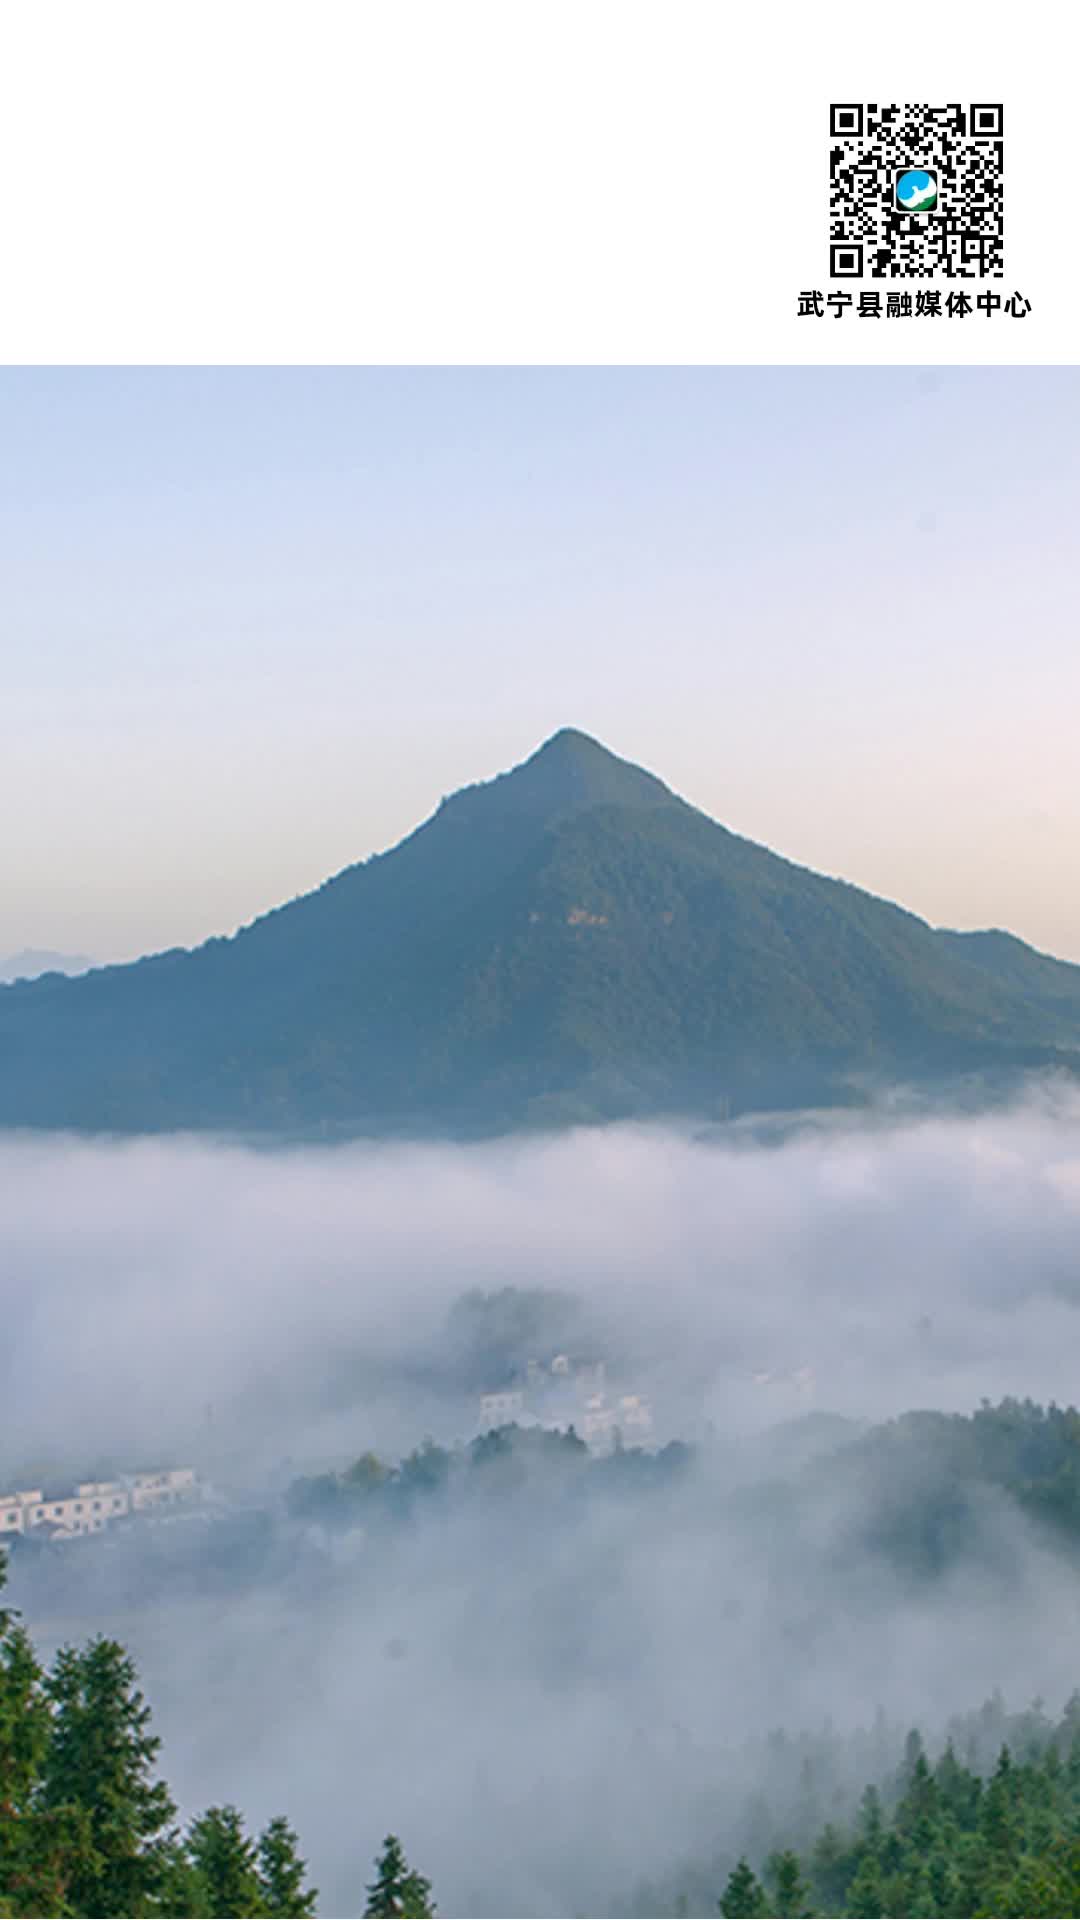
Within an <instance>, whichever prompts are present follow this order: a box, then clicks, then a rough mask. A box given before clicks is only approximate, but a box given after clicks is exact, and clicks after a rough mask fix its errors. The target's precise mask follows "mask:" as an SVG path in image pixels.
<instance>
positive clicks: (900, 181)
mask: <svg viewBox="0 0 1080 1920" xmlns="http://www.w3.org/2000/svg"><path fill="white" fill-rule="evenodd" d="M830 119H831V128H830V131H831V135H832V144H831V147H830V151H829V272H830V274H831V276H832V278H833V279H861V278H862V277H863V276H864V275H866V274H869V275H870V276H871V277H872V278H875V279H879V280H880V279H893V280H897V279H903V280H916V279H923V278H929V277H931V276H932V275H934V274H946V275H948V276H949V277H951V278H962V279H971V280H974V279H984V278H986V277H987V276H992V277H994V278H997V279H1000V278H1001V276H1002V274H1003V273H1004V271H1005V263H1004V258H1003V246H1004V217H1003V211H1004V196H1003V191H1002V171H1003V164H1004V157H1005V143H1004V140H1003V137H1002V123H1003V112H1002V108H1001V106H1000V104H999V105H997V106H969V107H960V106H949V107H878V106H861V105H860V106H834V107H832V108H831V109H830Z"/></svg>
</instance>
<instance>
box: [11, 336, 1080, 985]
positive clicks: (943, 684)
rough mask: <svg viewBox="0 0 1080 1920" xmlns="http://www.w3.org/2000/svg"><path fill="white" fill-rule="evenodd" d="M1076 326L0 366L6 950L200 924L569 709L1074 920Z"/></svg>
mask: <svg viewBox="0 0 1080 1920" xmlns="http://www.w3.org/2000/svg"><path fill="white" fill-rule="evenodd" d="M1078 391H1080V389H1078V381H1077V374H1076V370H1075V369H1072V368H1047V369H1038V368H1031V369H1002V368H982V369H980V368H964V369H943V370H940V371H936V370H927V369H911V368H891V369H880V368H878V369H857V368H846V369H825V368H780V369H771V368H753V369H744V368H720V369H701V370H695V369H688V370H678V369H676V370H669V371H663V370H661V371H648V370H646V371H636V372H635V371H623V370H597V371H592V370H570V371H565V372H564V371H559V370H542V369H541V370H533V371H529V370H525V371H520V370H501V369H495V370H488V371H482V372H474V371H467V370H464V371H453V370H450V371H442V370H417V371H405V370H387V371H380V370H352V369H342V370H337V369H322V370H319V369H316V370H283V371H264V370H221V371H216V372H215V371H202V370H191V369H188V370H184V369H180V370H153V369H133V370H126V371H110V370H96V371H95V370H56V371H22V370H12V369H8V370H5V371H3V372H2V373H0V425H2V427H3V447H4V454H3V457H2V458H0V489H2V492H3V498H4V506H5V509H6V512H5V531H4V533H3V535H0V558H2V561H3V577H4V583H5V584H4V602H5V612H6V616H7V619H6V624H7V628H8V630H9V632H11V633H12V634H13V635H14V636H15V640H14V642H13V644H12V645H11V646H10V648H9V656H10V658H9V669H8V675H7V682H6V689H5V691H6V695H7V702H8V720H9V748H8V752H7V754H6V756H5V761H4V765H3V767H2V768H0V804H3V805H4V806H5V807H6V809H7V811H8V813H9V814H11V815H14V814H15V813H16V812H17V814H18V816H19V819H20V833H19V837H18V842H17V844H16V845H15V846H13V847H12V848H11V849H10V850H9V861H8V870H7V874H6V879H7V886H6V888H5V897H4V902H3V908H2V910H0V954H6V953H14V952H18V951H19V950H21V949H23V948H45V949H50V950H56V951H59V952H62V953H63V952H77V953H80V954H81V953H89V954H92V955H93V956H94V957H95V958H96V959H97V960H99V961H103V962H105V961H110V960H116V959H126V958H132V957H135V956H136V955H138V954H140V953H144V952H151V951H155V950H157V949H160V948H163V947H169V946H175V945H181V946H191V945H196V944H198V943H199V942H200V941H202V940H203V939H205V938H207V937H208V936H210V935H211V934H215V933H228V932H231V931H232V930H234V929H235V928H236V927H237V926H239V925H242V924H245V923H246V922H248V921H250V920H251V919H252V918H254V917H256V916H257V915H259V914H260V913H263V912H265V911H267V910H268V909H269V908H271V907H273V906H275V905H278V904H280V903H281V902H283V901H285V900H287V899H290V898H292V897H294V896H295V895H297V894H300V893H303V892H306V891H308V890H309V889H311V888H312V887H314V886H317V885H318V884H320V882H321V881H323V880H324V879H325V878H327V877H328V876H329V875H331V874H333V873H335V872H338V871H340V870H341V868H343V867H345V866H348V865H350V864H352V863H353V862H355V861H357V860H359V859H362V858H365V857H366V856H367V855H369V854H371V853H373V852H376V851H379V850H381V849H383V848H386V847H388V846H391V845H393V844H395V843H396V842H397V841H398V840H400V839H401V838H402V837H403V836H404V835H405V834H407V833H408V832H410V831H411V830H412V829H413V828H414V827H415V826H417V825H418V824H419V823H420V821H422V820H423V819H424V818H426V817H427V816H428V815H430V813H431V812H432V811H433V810H434V809H435V807H436V806H437V805H438V803H439V800H440V798H441V797H442V796H443V794H445V793H448V792H450V791H453V790H455V789H456V788H458V787H460V786H462V785H467V784H471V783H473V782H475V781H477V780H483V779H488V778H490V777H492V776H493V775H494V774H496V773H498V772H500V771H502V770H503V769H504V768H506V767H508V766H510V765H512V764H515V763H517V762H519V761H521V760H522V759H524V758H526V757H527V756H528V755H529V754H530V753H531V752H532V751H534V750H535V748H536V747H537V746H538V745H539V744H540V742H541V741H542V740H544V739H545V738H547V737H548V736H550V734H551V733H553V732H554V731H556V730H557V728H559V727H560V726H564V725H570V726H575V727H580V728H581V729H582V730H583V731H586V732H588V733H590V734H592V735H593V736H594V737H596V738H598V739H599V740H601V741H602V742H603V743H604V744H605V745H606V746H608V747H610V748H611V749H612V751H614V752H616V753H618V754H619V755H620V756H622V757H624V758H626V759H629V760H631V761H634V762H636V763H638V764H641V765H643V766H645V767H647V768H649V769H650V770H651V771H653V772H655V773H657V774H658V775H659V776H660V777H661V778H662V779H663V780H665V781H666V782H667V784H668V785H670V786H671V787H672V788H673V789H674V790H675V791H676V792H678V793H679V794H681V795H683V796H684V797H685V798H686V799H688V800H690V801H691V802H692V803H693V804H694V805H695V806H697V807H699V808H700V809H701V810H702V811H703V812H705V813H707V814H709V815H711V816H712V817H713V818H714V819H717V820H719V821H721V822H722V823H723V824H724V825H725V826H727V827H729V828H731V829H732V830H733V831H735V832H737V833H739V834H742V835H745V836H746V837H748V838H750V839H753V840H755V841H758V842H760V843H762V844H764V845H766V846H769V847H771V848H773V849H774V850H775V851H777V852H778V853H781V854H783V855H785V856H786V857H787V858H788V859H791V860H793V861H796V862H798V863H799V864H802V865H806V866H809V867H812V868H814V869H815V870H817V871H820V872H824V873H828V874H832V875H835V876H837V877H840V878H843V879H846V880H848V881H851V882H852V883H853V884H855V885H858V886H860V887H863V888H865V889H867V890H869V891H871V892H873V893H876V894H878V895H880V896H883V897H885V898H887V899H890V900H894V901H896V902H897V903H899V904H900V905H902V906H904V907H907V908H909V909H910V910H911V911H913V912H915V913H917V914H919V915H921V916H922V917H923V918H925V919H927V920H929V921H930V922H931V923H932V924H934V925H941V926H951V927H958V928H965V927H976V926H980V927H981V926H998V927H1005V928H1007V929H1008V930H1009V931H1011V932H1013V933H1015V934H1017V935H1019V936H1020V937H1021V938H1022V939H1024V940H1027V941H1029V942H1030V943H1031V944H1032V945H1034V946H1035V947H1037V948H1039V949H1041V950H1043V951H1046V952H1051V953H1055V954H1058V955H1060V956H1061V957H1063V958H1066V959H1072V960H1080V906H1078V905H1077V903H1076V902H1075V900H1074V899H1073V897H1072V896H1071V895H1070V893H1069V891H1068V889H1067V888H1066V887H1064V886H1063V885H1062V876H1063V875H1064V874H1066V873H1067V872H1068V871H1069V870H1070V860H1071V854H1072V849H1073V848H1074V847H1075V844H1076V836H1077V831H1078V829H1080V794H1078V792H1077V788H1076V782H1075V779H1074V777H1073V774H1072V758H1073V751H1074V742H1073V738H1072V733H1073V728H1072V723H1071V715H1072V712H1073V710H1074V709H1075V707H1076V704H1077V699H1078V696H1080V659H1078V656H1077V653H1076V649H1075V645H1074V642H1073V636H1072V595H1071V587H1072V580H1071V568H1070V564H1069V561H1070V554H1071V526H1072V522H1073V520H1074V518H1075V510H1076V506H1077V503H1078V501H1077V496H1078V492H1080V486H1078V479H1077V461H1078V457H1080V456H1078V455H1077V452H1076V443H1077V436H1076V432H1075V416H1076V413H1077V395H1078Z"/></svg>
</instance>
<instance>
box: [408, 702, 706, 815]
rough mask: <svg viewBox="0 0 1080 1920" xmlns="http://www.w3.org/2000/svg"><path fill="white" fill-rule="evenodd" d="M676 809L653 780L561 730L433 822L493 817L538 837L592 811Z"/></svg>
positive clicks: (587, 739)
mask: <svg viewBox="0 0 1080 1920" xmlns="http://www.w3.org/2000/svg"><path fill="white" fill-rule="evenodd" d="M678 804H679V803H678V802H677V801H676V798H675V795H674V794H673V793H672V792H671V790H670V789H669V788H668V787H665V785H664V783H663V781H662V780H658V779H657V778H656V776H655V774H651V773H646V772H645V770H644V768H643V767H636V766H634V765H633V763H632V762H631V761H629V760H620V759H619V756H618V755H617V754H615V753H612V752H610V750H609V749H608V748H607V747H604V746H601V744H600V742H599V740H594V739H593V738H592V736H591V735H590V734H587V733H582V732H581V731H580V730H579V729H578V728H577V727H560V728H559V731H558V732H557V733H553V734H552V736H551V738H550V739H549V740H545V741H544V743H543V745H542V746H540V747H537V749H536V751H535V753H532V754H530V756H529V758H528V759H527V760H523V761H521V762H520V763H519V765H517V766H516V767H511V768H510V769H509V771H508V772H506V773H500V774H497V775H496V776H495V778H494V779H493V780H485V781H483V782H481V783H480V784H479V785H477V786H471V787H462V788H461V789H460V790H459V792H457V793H454V794H451V795H450V796H449V798H448V799H446V800H444V802H443V804H442V806H441V808H440V809H439V813H438V814H437V815H436V819H439V820H446V819H448V818H449V819H450V821H451V822H452V823H453V824H455V825H458V826H460V825H469V826H472V825H475V824H477V823H478V822H479V821H480V820H481V819H487V818H491V817H492V816H493V815H497V816H499V817H501V818H502V819H503V820H504V821H505V820H509V819H511V818H514V819H516V820H517V821H519V822H520V823H522V824H526V823H527V824H528V825H529V827H531V829H532V830H533V831H540V832H543V831H546V830H547V829H548V828H550V827H554V826H557V825H558V824H559V822H560V821H563V820H568V819H571V818H572V817H573V816H574V815H575V814H578V813H586V812H588V811H589V810H590V809H591V808H593V807H658V806H676V805H678Z"/></svg>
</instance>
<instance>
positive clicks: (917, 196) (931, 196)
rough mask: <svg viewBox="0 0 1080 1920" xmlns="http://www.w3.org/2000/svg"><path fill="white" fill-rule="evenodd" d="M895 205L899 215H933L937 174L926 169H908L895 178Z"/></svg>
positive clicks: (935, 204)
mask: <svg viewBox="0 0 1080 1920" xmlns="http://www.w3.org/2000/svg"><path fill="white" fill-rule="evenodd" d="M896 204H897V206H898V207H899V209H900V211H901V213H933V211H934V208H935V207H936V206H937V174H936V173H931V172H930V171H929V169H928V168H926V167H909V168H908V170H907V172H906V173H898V174H897V176H896Z"/></svg>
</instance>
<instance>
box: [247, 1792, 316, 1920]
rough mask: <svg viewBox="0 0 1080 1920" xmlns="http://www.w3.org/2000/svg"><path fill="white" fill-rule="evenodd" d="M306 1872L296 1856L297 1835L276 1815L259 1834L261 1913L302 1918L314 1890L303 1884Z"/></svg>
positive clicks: (308, 1909) (311, 1905)
mask: <svg viewBox="0 0 1080 1920" xmlns="http://www.w3.org/2000/svg"><path fill="white" fill-rule="evenodd" d="M306 1872H307V1863H306V1862H305V1861H303V1860H301V1858H300V1853H299V1842H298V1840H297V1837H296V1835H295V1833H294V1832H293V1830H292V1828H291V1827H290V1825H289V1823H288V1821H287V1820H285V1819H284V1818H283V1817H282V1816H281V1815H280V1814H279V1815H278V1817H277V1819H276V1820H271V1822H270V1825H269V1826H268V1827H267V1828H266V1830H265V1832H264V1833H262V1834H261V1835H260V1836H259V1881H260V1884H261V1888H262V1906H263V1912H264V1913H268V1914H275V1915H281V1916H282V1920H304V1917H305V1916H307V1915H309V1914H311V1913H313V1912H314V1910H315V1902H316V1900H317V1899H318V1897H319V1896H318V1889H317V1888H315V1887H305V1885H304V1875H305V1874H306Z"/></svg>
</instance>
